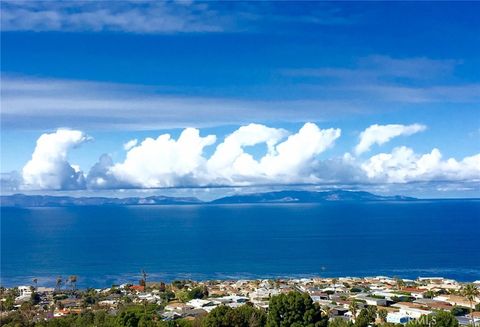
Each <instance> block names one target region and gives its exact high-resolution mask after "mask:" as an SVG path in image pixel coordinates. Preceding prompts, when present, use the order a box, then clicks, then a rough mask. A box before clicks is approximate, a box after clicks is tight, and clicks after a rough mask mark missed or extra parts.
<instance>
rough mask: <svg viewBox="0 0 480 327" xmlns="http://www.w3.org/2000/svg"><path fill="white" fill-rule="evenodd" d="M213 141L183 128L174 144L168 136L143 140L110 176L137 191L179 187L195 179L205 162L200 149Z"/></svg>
mask: <svg viewBox="0 0 480 327" xmlns="http://www.w3.org/2000/svg"><path fill="white" fill-rule="evenodd" d="M215 140H216V137H215V135H209V136H206V137H201V136H200V132H199V130H198V129H195V128H186V129H185V130H184V131H183V132H182V133H181V135H180V137H179V138H178V140H174V139H172V138H171V136H170V135H169V134H163V135H160V136H159V137H158V138H156V139H152V138H146V139H145V140H144V141H142V143H140V144H139V145H137V146H135V147H133V148H132V149H130V150H129V151H128V153H127V157H126V159H125V161H124V162H123V163H117V164H115V165H114V166H113V167H112V168H111V169H110V172H111V173H112V175H113V176H114V177H115V178H116V179H117V180H118V181H120V182H124V183H128V184H131V185H132V186H137V187H147V188H149V187H150V188H151V187H170V186H181V185H182V184H185V183H186V180H188V179H195V178H196V177H197V174H198V173H199V168H201V167H202V166H203V164H204V161H205V159H204V158H203V156H202V154H203V149H204V148H205V147H206V146H208V145H211V144H213V143H215Z"/></svg>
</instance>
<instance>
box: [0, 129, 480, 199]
mask: <svg viewBox="0 0 480 327" xmlns="http://www.w3.org/2000/svg"><path fill="white" fill-rule="evenodd" d="M374 126H375V125H374ZM398 126H403V125H398ZM411 126H413V125H411ZM371 127H372V126H371ZM371 127H370V128H371ZM381 127H382V126H381ZM405 128H408V126H403V127H402V130H404V129H405ZM418 128H419V127H416V129H418ZM367 130H369V129H367ZM340 135H341V130H340V129H336V128H328V129H321V128H319V127H318V126H317V125H316V124H313V123H306V124H304V125H303V126H302V127H301V128H300V129H299V130H298V131H297V132H296V133H291V134H290V133H289V132H288V131H286V130H284V129H281V128H271V127H267V126H265V125H260V124H249V125H246V126H242V127H240V128H238V129H237V130H236V131H234V132H233V133H231V134H230V135H227V136H226V137H225V139H224V140H223V142H221V143H219V144H218V145H217V146H216V148H215V149H212V150H213V154H212V155H211V156H210V157H207V156H206V155H205V152H206V151H205V149H206V147H208V146H211V145H213V144H214V143H215V142H216V140H217V137H216V136H215V135H208V136H200V131H199V130H198V129H195V128H186V129H184V130H183V131H182V133H181V134H180V136H179V137H178V139H173V138H172V137H171V136H170V135H169V134H162V135H160V136H158V137H157V138H146V139H144V140H143V141H142V142H138V141H136V139H135V140H131V141H130V142H127V143H130V144H128V146H126V149H128V150H126V151H127V153H126V158H125V160H124V161H123V162H117V163H114V162H113V160H112V159H111V158H110V157H109V156H108V155H102V156H101V157H100V159H99V162H98V163H97V164H95V165H94V166H93V167H92V168H91V169H90V172H89V173H88V175H87V177H85V176H84V174H83V173H82V171H81V170H80V167H78V166H76V165H74V164H70V163H69V162H68V160H67V154H68V151H69V150H70V149H71V148H73V147H75V146H78V145H79V144H81V143H83V142H85V141H86V140H87V139H88V137H87V136H86V135H85V134H84V133H83V132H81V131H78V130H66V129H59V130H57V131H56V132H55V133H50V134H43V135H41V136H40V138H39V139H38V141H37V146H36V148H35V151H34V152H33V154H32V159H31V160H30V161H29V162H28V163H27V164H26V165H25V166H24V168H23V172H22V181H21V188H23V189H28V190H64V189H67V190H68V189H84V188H88V189H110V188H113V189H118V188H162V187H189V186H259V185H267V184H268V185H273V184H278V185H281V184H283V185H288V184H292V183H313V184H322V183H335V184H342V183H346V184H349V183H351V184H358V183H360V184H361V183H368V184H372V185H373V184H375V185H382V184H392V183H400V184H401V183H409V182H442V181H448V182H459V183H460V182H461V183H464V182H467V181H468V182H469V183H472V182H474V181H480V154H477V155H473V156H469V157H465V158H464V159H462V160H456V159H454V158H449V159H442V155H441V153H440V151H439V150H438V149H433V150H432V151H431V152H430V153H426V154H416V153H415V152H414V151H413V150H412V149H410V148H407V147H405V146H401V147H397V148H395V149H394V150H393V151H392V152H391V153H380V154H377V155H374V156H372V157H370V158H369V159H367V160H365V161H362V160H361V159H360V158H359V157H354V156H352V155H350V154H349V153H346V154H345V155H344V156H343V157H328V156H327V157H323V156H321V154H322V153H324V152H325V151H326V150H327V149H328V148H330V147H332V146H333V145H334V143H335V141H336V140H337V139H338V138H339V137H340ZM391 135H392V134H391V133H390V134H388V135H387V136H385V135H383V136H382V137H383V138H378V135H377V136H376V138H375V137H371V139H372V138H373V139H374V140H379V139H380V140H385V139H388V138H389V137H391ZM133 141H135V142H133ZM375 142H380V141H375ZM263 146H265V150H264V153H262V151H261V148H262V147H263ZM252 147H255V151H252ZM254 153H255V154H254ZM12 176H13V175H12ZM7 177H8V176H5V178H2V183H3V182H5V183H4V184H5V185H10V188H11V189H15V188H16V185H18V178H17V179H14V178H7ZM3 180H4V181H3Z"/></svg>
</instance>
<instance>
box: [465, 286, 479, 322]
mask: <svg viewBox="0 0 480 327" xmlns="http://www.w3.org/2000/svg"><path fill="white" fill-rule="evenodd" d="M461 294H462V295H463V296H465V297H466V298H467V300H468V302H470V319H471V320H472V326H473V327H475V319H473V301H474V300H475V298H476V297H477V296H479V295H480V291H479V290H478V288H477V287H476V286H475V285H473V284H467V285H465V286H463V287H462V289H461Z"/></svg>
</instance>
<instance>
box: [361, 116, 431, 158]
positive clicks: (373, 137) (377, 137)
mask: <svg viewBox="0 0 480 327" xmlns="http://www.w3.org/2000/svg"><path fill="white" fill-rule="evenodd" d="M425 129H426V126H425V125H420V124H412V125H400V124H389V125H377V124H375V125H371V126H370V127H368V128H367V129H365V130H364V131H363V132H362V133H361V134H360V142H359V143H358V144H357V146H356V147H355V153H356V154H357V155H359V154H362V153H364V152H367V151H370V147H371V146H372V145H374V144H377V145H382V144H384V143H387V142H388V141H390V140H391V139H392V138H394V137H397V136H400V135H412V134H415V133H418V132H421V131H424V130H425Z"/></svg>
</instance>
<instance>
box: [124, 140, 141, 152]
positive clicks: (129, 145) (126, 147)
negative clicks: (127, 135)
mask: <svg viewBox="0 0 480 327" xmlns="http://www.w3.org/2000/svg"><path fill="white" fill-rule="evenodd" d="M137 143H138V140H137V139H133V140H130V141H128V142H126V143H124V144H123V149H124V150H125V151H128V150H130V149H131V148H133V147H134V146H135V145H137Z"/></svg>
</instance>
